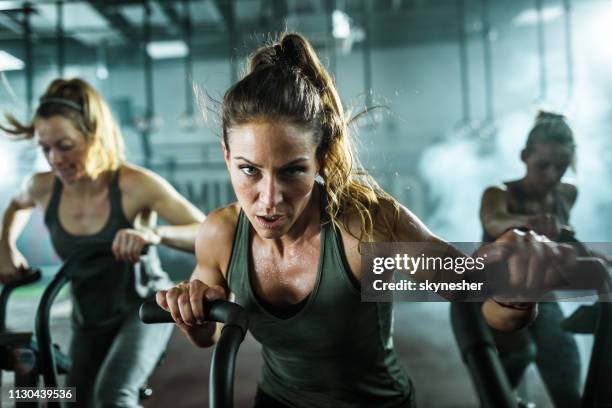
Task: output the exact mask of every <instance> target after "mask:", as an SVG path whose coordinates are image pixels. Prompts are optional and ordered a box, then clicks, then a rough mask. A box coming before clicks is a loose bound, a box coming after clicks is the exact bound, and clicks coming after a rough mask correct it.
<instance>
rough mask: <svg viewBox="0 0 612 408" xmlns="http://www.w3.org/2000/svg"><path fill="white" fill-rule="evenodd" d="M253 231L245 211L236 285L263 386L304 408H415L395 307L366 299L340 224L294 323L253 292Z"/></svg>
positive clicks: (327, 229) (231, 272)
mask: <svg viewBox="0 0 612 408" xmlns="http://www.w3.org/2000/svg"><path fill="white" fill-rule="evenodd" d="M250 230H251V224H250V222H249V220H248V218H247V217H246V216H245V214H244V212H242V211H241V212H240V216H239V218H238V225H237V229H236V235H235V238H234V244H233V249H232V255H231V260H230V264H229V269H228V285H229V288H230V290H231V291H232V292H233V293H234V294H235V296H236V303H238V304H240V305H242V306H243V307H244V308H245V310H246V311H247V313H248V315H249V330H250V331H251V333H252V334H253V336H254V337H255V339H257V341H259V342H260V343H261V345H262V356H263V367H262V374H261V380H260V384H259V387H260V388H261V389H262V390H263V391H264V392H265V393H266V394H268V395H270V396H272V397H273V398H275V399H276V400H278V401H280V402H282V403H284V404H286V405H287V406H291V407H297V408H307V407H308V408H310V407H318V408H343V407H346V408H348V407H353V408H355V407H363V408H366V407H367V408H371V407H377V408H387V407H394V408H397V407H403V408H406V407H412V406H413V403H414V401H413V398H414V394H413V392H412V386H411V383H410V381H409V379H408V376H407V374H406V372H405V371H404V368H403V366H402V364H401V362H400V360H399V357H398V355H397V353H396V352H395V350H394V348H393V339H392V326H393V323H392V322H393V305H392V304H391V303H365V302H362V301H361V294H360V291H359V289H358V288H357V287H356V285H355V283H353V282H352V280H351V276H350V275H349V274H350V272H349V269H348V266H347V262H346V259H345V255H344V250H343V246H342V239H341V237H340V233H339V232H337V231H336V229H335V228H334V227H333V224H332V223H331V222H324V223H323V224H322V225H321V250H320V255H319V257H320V258H319V265H318V273H317V279H316V284H315V287H314V289H313V291H312V293H311V294H310V296H308V298H307V300H305V301H304V302H301V304H300V305H299V306H298V307H296V308H292V309H296V310H292V313H291V316H285V317H286V318H279V317H278V315H279V313H278V310H277V311H276V312H277V313H275V312H273V311H272V310H270V306H269V305H266V304H265V302H262V299H260V298H259V297H258V296H257V295H256V293H255V292H254V290H253V288H252V286H251V278H250V274H251V272H250V269H251V268H250V266H249V265H250V253H251V249H250V248H251V239H250Z"/></svg>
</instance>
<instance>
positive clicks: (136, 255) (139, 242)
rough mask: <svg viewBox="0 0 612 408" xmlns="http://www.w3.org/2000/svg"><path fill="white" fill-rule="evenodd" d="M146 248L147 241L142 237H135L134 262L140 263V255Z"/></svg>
mask: <svg viewBox="0 0 612 408" xmlns="http://www.w3.org/2000/svg"><path fill="white" fill-rule="evenodd" d="M144 246H145V241H144V240H143V239H142V238H141V237H134V242H133V247H132V262H134V263H136V262H138V261H140V254H141V253H142V248H144Z"/></svg>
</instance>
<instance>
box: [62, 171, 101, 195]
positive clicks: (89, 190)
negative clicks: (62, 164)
mask: <svg viewBox="0 0 612 408" xmlns="http://www.w3.org/2000/svg"><path fill="white" fill-rule="evenodd" d="M109 177H110V172H102V173H100V174H99V175H98V176H97V177H96V178H91V177H89V176H85V177H82V178H80V179H79V180H77V181H75V182H74V183H70V184H66V183H64V189H65V190H66V191H68V192H70V193H71V194H75V195H79V196H93V195H97V194H100V193H101V192H102V191H104V190H106V188H107V187H108V184H109Z"/></svg>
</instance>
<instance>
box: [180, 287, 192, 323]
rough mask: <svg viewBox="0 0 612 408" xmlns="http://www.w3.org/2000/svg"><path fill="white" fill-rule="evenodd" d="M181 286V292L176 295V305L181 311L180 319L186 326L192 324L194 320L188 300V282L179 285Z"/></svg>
mask: <svg viewBox="0 0 612 408" xmlns="http://www.w3.org/2000/svg"><path fill="white" fill-rule="evenodd" d="M181 286H182V287H183V289H182V291H181V294H180V295H179V297H178V306H179V310H180V313H181V320H182V321H183V322H184V323H185V324H187V326H193V325H194V324H195V323H196V321H195V319H194V317H193V311H192V310H191V302H190V286H189V285H188V284H184V285H181Z"/></svg>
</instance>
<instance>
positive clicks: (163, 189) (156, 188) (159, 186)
mask: <svg viewBox="0 0 612 408" xmlns="http://www.w3.org/2000/svg"><path fill="white" fill-rule="evenodd" d="M141 174H142V176H141V177H139V178H140V179H141V180H139V181H140V183H139V185H140V190H141V193H142V194H141V197H142V199H143V200H144V203H143V204H144V205H143V207H144V206H146V207H145V208H147V209H148V210H150V211H152V212H155V213H157V214H159V216H160V217H161V218H163V219H164V220H166V221H167V222H168V224H170V225H164V226H159V227H156V228H154V230H153V232H154V233H155V235H156V236H157V237H158V238H159V242H158V243H161V244H163V245H166V246H169V247H172V248H175V249H180V250H184V251H188V252H194V250H195V248H194V243H195V240H196V236H197V232H198V228H199V226H200V223H202V221H204V218H205V216H204V214H203V213H202V212H201V211H200V210H199V209H198V208H197V207H195V206H194V205H193V204H191V203H190V202H189V201H187V199H185V197H183V196H182V195H180V194H179V193H178V192H177V191H176V189H174V187H172V185H170V183H168V182H167V181H166V180H164V179H163V178H161V177H160V176H158V175H157V174H154V173H152V172H149V171H142V172H141Z"/></svg>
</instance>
